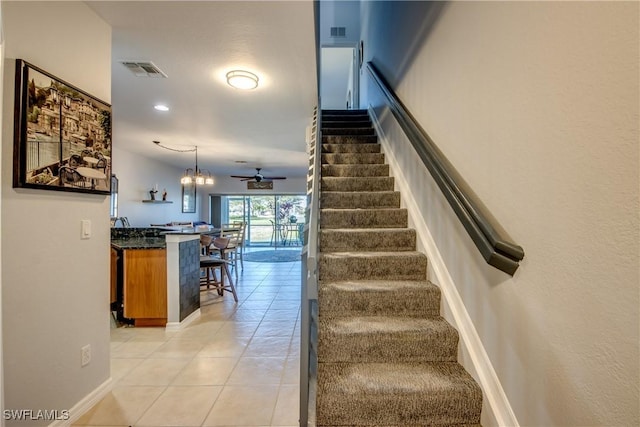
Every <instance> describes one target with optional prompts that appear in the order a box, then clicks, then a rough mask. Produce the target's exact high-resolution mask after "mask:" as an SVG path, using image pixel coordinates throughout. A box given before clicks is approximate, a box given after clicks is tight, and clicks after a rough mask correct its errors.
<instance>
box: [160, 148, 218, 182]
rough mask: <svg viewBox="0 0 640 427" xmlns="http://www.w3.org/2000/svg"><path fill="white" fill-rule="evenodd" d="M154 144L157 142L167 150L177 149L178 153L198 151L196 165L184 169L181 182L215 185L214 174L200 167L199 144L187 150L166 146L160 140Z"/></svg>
mask: <svg viewBox="0 0 640 427" xmlns="http://www.w3.org/2000/svg"><path fill="white" fill-rule="evenodd" d="M153 143H154V144H156V145H157V146H158V147H162V148H164V149H166V150H171V151H176V152H178V153H191V152H195V153H196V165H195V167H194V168H187V169H186V170H185V171H184V174H183V175H182V178H180V184H183V185H188V184H194V183H195V184H196V185H213V176H211V173H210V172H209V171H207V170H204V171H202V170H200V168H198V146H197V145H196V146H194V147H193V148H189V149H186V150H178V149H175V148H170V147H167V146H164V145H162V144H160V141H153Z"/></svg>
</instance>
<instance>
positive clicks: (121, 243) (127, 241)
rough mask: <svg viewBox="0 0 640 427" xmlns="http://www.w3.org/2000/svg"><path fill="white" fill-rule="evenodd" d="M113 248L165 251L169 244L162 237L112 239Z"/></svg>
mask: <svg viewBox="0 0 640 427" xmlns="http://www.w3.org/2000/svg"><path fill="white" fill-rule="evenodd" d="M111 246H113V247H115V248H116V249H165V248H166V247H167V242H166V239H165V238H164V236H162V237H129V238H123V239H112V240H111Z"/></svg>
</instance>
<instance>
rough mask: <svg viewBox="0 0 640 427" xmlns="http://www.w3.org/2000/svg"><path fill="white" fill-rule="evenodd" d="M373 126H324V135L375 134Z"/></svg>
mask: <svg viewBox="0 0 640 427" xmlns="http://www.w3.org/2000/svg"><path fill="white" fill-rule="evenodd" d="M374 133H375V131H374V130H373V128H371V127H364V128H323V129H322V135H323V136H324V135H374Z"/></svg>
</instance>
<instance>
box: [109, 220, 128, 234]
mask: <svg viewBox="0 0 640 427" xmlns="http://www.w3.org/2000/svg"><path fill="white" fill-rule="evenodd" d="M118 222H120V225H122V228H129V227H131V225H129V219H127V217H126V216H121V217H117V218H115V217H112V218H111V230H112V231H113V230H115V229H117V228H116V227H117V226H118ZM112 236H113V233H112Z"/></svg>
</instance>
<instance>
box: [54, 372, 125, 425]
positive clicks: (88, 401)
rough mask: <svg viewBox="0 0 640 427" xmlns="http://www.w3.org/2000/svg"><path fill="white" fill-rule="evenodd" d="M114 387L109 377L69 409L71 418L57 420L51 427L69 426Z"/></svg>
mask: <svg viewBox="0 0 640 427" xmlns="http://www.w3.org/2000/svg"><path fill="white" fill-rule="evenodd" d="M112 388H113V380H112V379H111V377H109V379H108V380H106V381H105V382H103V383H102V384H100V385H99V386H98V387H97V388H96V389H94V390H93V391H92V392H91V393H89V394H87V395H86V396H85V397H84V398H83V399H82V400H80V401H79V402H78V403H76V404H75V405H73V407H72V408H71V409H69V419H67V420H56V421H54V422H52V423H51V424H49V427H68V426H70V425H71V424H73V423H75V422H76V421H78V419H79V418H80V417H81V416H82V415H84V413H85V412H87V411H88V410H89V409H91V408H92V407H93V406H94V405H95V404H96V403H98V402H99V401H100V400H101V399H102V398H103V397H105V396H106V395H107V393H109V392H110V391H111V389H112Z"/></svg>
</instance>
